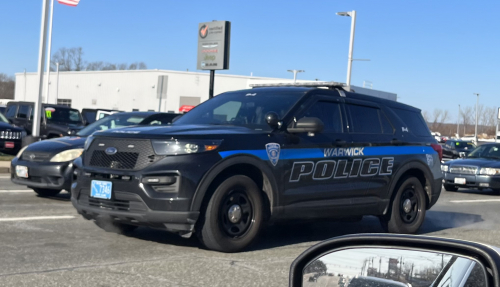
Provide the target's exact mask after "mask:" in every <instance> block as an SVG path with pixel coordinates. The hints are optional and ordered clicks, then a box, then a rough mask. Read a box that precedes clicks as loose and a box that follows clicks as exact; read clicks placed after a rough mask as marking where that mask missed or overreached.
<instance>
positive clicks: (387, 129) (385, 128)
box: [379, 110, 394, 135]
mask: <svg viewBox="0 0 500 287" xmlns="http://www.w3.org/2000/svg"><path fill="white" fill-rule="evenodd" d="M379 113H380V122H381V123H382V132H383V133H384V134H386V135H392V134H394V127H393V126H392V124H391V122H390V121H389V119H388V118H387V116H386V115H385V114H384V113H383V112H382V111H380V110H379Z"/></svg>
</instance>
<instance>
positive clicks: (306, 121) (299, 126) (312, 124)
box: [288, 117, 325, 133]
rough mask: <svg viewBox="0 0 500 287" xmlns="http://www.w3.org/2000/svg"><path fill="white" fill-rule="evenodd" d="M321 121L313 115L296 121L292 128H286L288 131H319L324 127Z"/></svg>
mask: <svg viewBox="0 0 500 287" xmlns="http://www.w3.org/2000/svg"><path fill="white" fill-rule="evenodd" d="M324 126H325V125H324V124H323V121H321V120H320V119H318V118H314V117H310V118H309V117H304V118H301V119H300V120H298V121H297V123H296V124H295V126H294V127H293V128H288V132H289V133H320V132H322V131H323V128H324Z"/></svg>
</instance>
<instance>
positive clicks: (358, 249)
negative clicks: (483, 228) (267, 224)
mask: <svg viewBox="0 0 500 287" xmlns="http://www.w3.org/2000/svg"><path fill="white" fill-rule="evenodd" d="M499 267H500V255H499V254H498V253H497V252H496V248H495V247H492V246H488V245H485V244H479V243H475V242H470V241H461V240H456V239H446V238H438V237H426V236H415V235H400V234H356V235H347V236H341V237H337V238H333V239H330V240H327V241H323V242H321V243H319V244H316V245H314V246H312V247H311V248H309V249H308V250H306V251H305V252H304V253H302V254H301V255H300V256H299V257H298V258H297V259H295V261H294V262H293V263H292V265H291V268H290V277H289V286H292V287H296V286H312V285H310V284H311V283H310V282H317V283H321V284H319V285H318V286H391V287H392V286H401V287H404V286H406V287H410V286H444V285H443V283H446V282H467V283H470V285H468V286H477V287H486V286H498V285H497V284H498V283H499V282H500V279H499V276H498V268H499ZM487 270H491V271H492V272H491V273H490V272H487ZM462 271H463V272H462Z"/></svg>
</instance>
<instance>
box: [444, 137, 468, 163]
mask: <svg viewBox="0 0 500 287" xmlns="http://www.w3.org/2000/svg"><path fill="white" fill-rule="evenodd" d="M475 148H476V146H475V145H474V143H473V142H471V141H462V140H448V141H446V143H445V144H444V145H443V157H446V158H452V159H455V158H459V157H460V153H462V154H464V155H467V154H469V152H471V151H472V150H473V149H475Z"/></svg>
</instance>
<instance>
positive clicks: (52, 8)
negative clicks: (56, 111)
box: [45, 0, 54, 104]
mask: <svg viewBox="0 0 500 287" xmlns="http://www.w3.org/2000/svg"><path fill="white" fill-rule="evenodd" d="M50 2H51V3H50V20H49V40H48V41H49V43H48V51H47V53H48V57H47V80H46V81H45V95H46V97H47V98H46V99H45V101H46V103H47V104H48V103H49V92H50V89H49V83H50V59H51V57H52V54H51V53H52V18H53V17H54V0H51V1H50Z"/></svg>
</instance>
